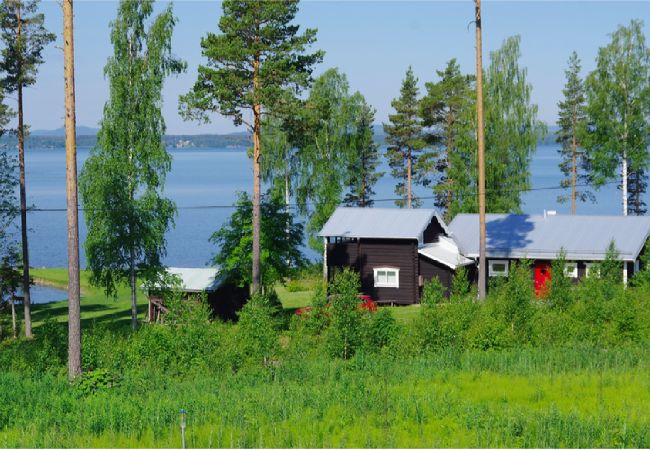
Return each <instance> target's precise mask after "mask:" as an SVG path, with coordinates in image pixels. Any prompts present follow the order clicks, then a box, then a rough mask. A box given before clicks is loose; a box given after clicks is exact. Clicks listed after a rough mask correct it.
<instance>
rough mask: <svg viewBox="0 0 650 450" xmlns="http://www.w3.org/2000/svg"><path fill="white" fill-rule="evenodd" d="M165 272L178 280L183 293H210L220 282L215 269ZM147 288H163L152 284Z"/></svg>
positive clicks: (183, 268)
mask: <svg viewBox="0 0 650 450" xmlns="http://www.w3.org/2000/svg"><path fill="white" fill-rule="evenodd" d="M166 271H167V273H168V274H169V275H174V276H176V277H178V278H179V279H180V282H181V289H182V290H183V291H185V292H211V291H214V290H216V289H217V288H218V287H219V285H220V284H221V281H222V280H221V277H219V268H217V267H210V268H189V267H168V268H167V269H166ZM149 288H150V289H161V288H162V289H164V288H165V286H161V283H154V284H153V285H151V286H149Z"/></svg>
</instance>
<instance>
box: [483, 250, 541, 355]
mask: <svg viewBox="0 0 650 450" xmlns="http://www.w3.org/2000/svg"><path fill="white" fill-rule="evenodd" d="M530 271H531V266H530V262H529V261H526V260H521V261H518V262H516V263H514V264H512V265H511V267H510V271H509V273H508V279H507V280H506V281H505V282H504V283H502V284H499V285H497V286H495V287H494V292H493V293H492V295H491V296H490V298H489V300H488V305H487V306H488V309H489V310H490V313H491V314H492V316H493V317H494V318H495V319H497V320H498V321H499V323H501V324H506V325H507V328H508V329H509V332H510V334H511V336H512V338H513V340H514V342H517V343H525V342H528V340H529V339H530V336H531V319H532V317H533V313H534V310H533V305H532V302H533V300H534V292H535V290H534V288H533V280H532V277H531V275H530Z"/></svg>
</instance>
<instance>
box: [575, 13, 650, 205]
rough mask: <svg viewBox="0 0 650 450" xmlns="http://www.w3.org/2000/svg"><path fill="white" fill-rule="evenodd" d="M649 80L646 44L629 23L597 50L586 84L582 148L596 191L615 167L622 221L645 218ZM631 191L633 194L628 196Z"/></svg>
mask: <svg viewBox="0 0 650 450" xmlns="http://www.w3.org/2000/svg"><path fill="white" fill-rule="evenodd" d="M649 74H650V49H648V47H647V46H646V44H645V36H644V34H643V23H642V22H641V21H639V20H632V21H631V22H630V24H629V25H628V26H627V27H625V26H620V27H619V28H618V29H617V30H616V31H615V32H614V33H613V34H612V40H611V42H610V43H609V44H608V45H607V46H605V47H601V48H600V49H599V51H598V57H597V59H596V69H594V71H592V72H591V73H590V74H589V75H588V76H587V80H586V83H585V84H586V91H587V115H588V133H587V134H586V136H585V141H584V145H585V148H586V150H587V153H588V155H589V159H590V160H591V161H592V167H593V178H594V182H595V184H596V185H597V186H599V185H602V184H604V183H605V182H607V181H608V180H610V179H613V178H615V177H616V171H617V169H618V168H619V167H620V170H621V175H620V179H621V186H620V187H621V191H622V204H623V215H627V214H628V210H629V211H630V212H631V213H632V214H642V213H643V212H644V207H643V205H642V201H641V194H642V193H643V192H645V188H646V185H647V181H646V176H647V174H646V169H647V166H648V149H647V147H648V139H649V138H650V124H649V123H648V115H649V114H650V75H649ZM632 174H634V175H632ZM631 175H632V177H634V181H633V182H632V183H630V181H631V180H630V178H631ZM632 187H633V188H634V189H635V191H630V188H632ZM628 192H632V195H631V196H630V195H628Z"/></svg>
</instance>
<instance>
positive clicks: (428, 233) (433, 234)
mask: <svg viewBox="0 0 650 450" xmlns="http://www.w3.org/2000/svg"><path fill="white" fill-rule="evenodd" d="M422 234H423V236H422V239H423V242H424V243H425V244H428V243H430V242H438V236H440V235H441V234H444V230H443V229H442V226H441V225H440V224H439V223H438V219H436V218H435V217H434V218H433V219H431V223H430V224H429V226H428V227H427V228H426V229H425V230H424V233H422Z"/></svg>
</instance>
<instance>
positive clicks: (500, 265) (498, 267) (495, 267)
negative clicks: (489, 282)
mask: <svg viewBox="0 0 650 450" xmlns="http://www.w3.org/2000/svg"><path fill="white" fill-rule="evenodd" d="M492 270H493V271H494V272H505V271H506V265H505V264H504V263H494V264H492Z"/></svg>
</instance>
